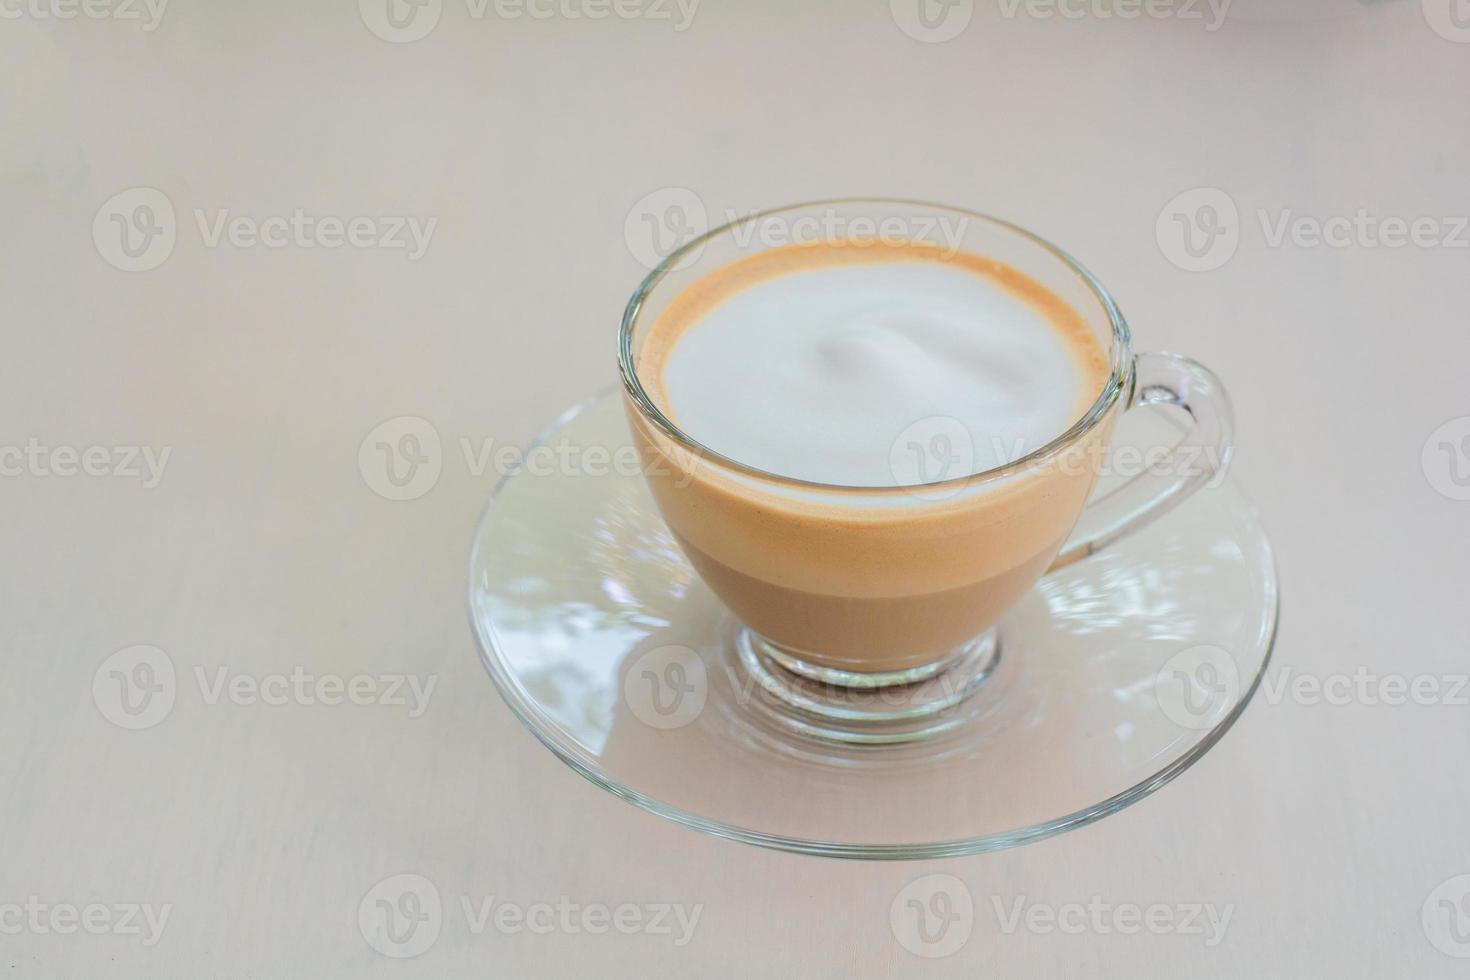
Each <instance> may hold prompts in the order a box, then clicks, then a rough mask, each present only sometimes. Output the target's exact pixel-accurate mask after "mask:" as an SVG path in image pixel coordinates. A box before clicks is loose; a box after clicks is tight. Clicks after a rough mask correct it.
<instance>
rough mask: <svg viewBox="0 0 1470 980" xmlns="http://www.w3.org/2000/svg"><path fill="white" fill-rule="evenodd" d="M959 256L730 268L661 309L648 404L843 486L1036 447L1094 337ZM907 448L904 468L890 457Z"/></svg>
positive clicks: (752, 455)
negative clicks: (717, 294)
mask: <svg viewBox="0 0 1470 980" xmlns="http://www.w3.org/2000/svg"><path fill="white" fill-rule="evenodd" d="M967 258H969V259H971V260H972V261H970V262H967V263H955V262H945V261H939V260H937V259H936V260H932V261H931V260H927V259H922V260H914V259H913V258H912V257H907V260H905V261H876V262H863V263H858V264H851V263H848V264H821V263H818V264H814V265H811V266H810V267H801V266H800V265H798V266H797V267H796V268H795V269H793V270H788V271H785V272H782V273H780V274H776V275H772V276H769V277H765V278H757V279H755V280H754V281H750V282H748V283H739V284H737V286H736V288H734V289H733V290H732V291H730V292H729V294H728V295H726V296H724V297H723V298H721V299H720V300H719V301H718V302H716V303H715V304H714V305H713V306H711V307H710V308H708V309H706V310H703V311H702V314H701V315H700V316H698V318H697V319H695V320H694V321H693V322H690V323H687V324H679V325H677V329H678V330H679V332H678V334H677V336H676V337H675V338H674V340H673V342H672V345H671V346H670V347H668V349H667V350H666V351H665V352H664V353H663V355H662V357H661V358H659V360H661V361H662V364H661V365H658V366H659V367H661V377H660V379H659V388H660V390H661V393H662V399H661V400H662V401H664V402H666V404H665V405H664V406H663V407H664V408H665V411H666V412H668V413H669V414H670V415H671V416H672V418H673V419H674V421H675V422H676V424H678V425H679V426H680V427H681V428H682V429H683V430H684V431H685V432H687V433H688V434H689V435H690V436H692V437H693V438H694V439H695V440H697V441H699V442H701V443H703V444H704V445H706V446H709V447H710V448H711V449H714V450H716V451H717V452H720V453H722V454H724V455H726V456H729V457H731V458H733V459H736V460H739V461H740V462H742V463H745V464H747V465H750V466H754V467H756V468H758V469H762V470H766V471H768V472H772V473H777V474H780V475H782V476H787V477H794V478H797V479H803V480H811V481H815V482H820V483H830V484H840V485H846V486H864V487H881V486H893V485H895V484H898V483H915V482H925V481H927V480H929V479H941V478H942V479H948V478H952V477H955V476H962V475H965V474H966V473H974V472H981V471H984V470H987V469H991V468H994V467H996V466H999V465H1002V464H1004V463H1005V462H1008V461H1010V460H1012V459H1014V458H1016V457H1017V456H1018V455H1021V454H1024V453H1027V452H1030V451H1031V450H1033V449H1037V448H1039V447H1041V446H1043V445H1045V444H1046V443H1047V442H1050V441H1051V440H1052V439H1054V438H1055V437H1056V436H1058V435H1060V434H1061V433H1063V432H1065V431H1066V430H1067V429H1068V428H1069V427H1070V426H1071V425H1072V424H1073V423H1074V422H1075V421H1076V420H1077V419H1078V418H1079V417H1080V416H1081V414H1082V413H1083V412H1084V411H1085V409H1086V407H1087V405H1089V404H1090V403H1091V402H1092V400H1093V398H1095V397H1096V395H1097V393H1098V390H1100V382H1099V378H1098V376H1097V370H1096V368H1097V366H1098V365H1100V364H1101V363H1102V358H1101V353H1100V350H1099V349H1098V348H1097V347H1096V344H1095V342H1094V341H1092V340H1091V338H1090V336H1083V334H1085V330H1075V329H1074V330H1071V331H1070V332H1069V331H1068V330H1066V329H1063V328H1062V326H1060V325H1059V324H1058V323H1057V322H1055V320H1054V317H1053V316H1048V314H1047V312H1046V311H1045V310H1044V309H1043V308H1042V307H1041V306H1040V305H1038V304H1036V303H1034V302H1032V301H1030V300H1029V299H1028V298H1027V296H1026V295H1025V294H1023V293H1022V292H1020V291H1016V290H1012V289H1008V288H1006V287H1005V286H1004V285H1002V283H1001V282H999V281H998V280H997V279H995V278H992V277H991V276H989V275H986V274H983V273H982V272H981V271H979V270H980V269H981V268H983V267H985V266H986V265H987V264H989V265H991V266H993V263H986V261H985V260H982V259H978V258H977V257H973V256H969V257H967ZM714 275H715V276H716V277H717V276H719V273H715V274H714ZM1032 285H1033V286H1034V285H1035V284H1032ZM697 287H698V284H696V288H697ZM1038 288H1039V287H1038ZM1043 292H1044V291H1043ZM1046 296H1047V298H1048V299H1050V300H1051V301H1052V302H1053V304H1055V305H1059V303H1060V301H1057V300H1056V298H1055V297H1052V296H1050V294H1046ZM1054 313H1055V310H1054V309H1053V314H1054ZM936 439H940V440H942V441H937V442H936V441H935V440H936ZM965 442H968V444H969V445H964V443H965ZM910 452H912V453H914V454H916V455H915V459H914V462H915V464H916V465H917V466H918V467H919V468H918V470H917V471H913V472H904V471H903V470H904V464H903V462H902V461H903V460H904V459H905V457H906V454H908V453H910ZM928 454H933V456H932V459H930V458H927V456H928ZM896 461H897V462H896ZM960 461H963V462H962V464H961V465H963V469H962V470H961V471H958V472H956V471H955V470H954V469H953V468H952V467H953V466H954V465H955V464H956V463H960ZM931 462H932V464H933V465H930V464H931ZM916 474H917V476H918V478H917V479H916V478H915V475H916Z"/></svg>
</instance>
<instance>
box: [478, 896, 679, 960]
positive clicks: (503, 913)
mask: <svg viewBox="0 0 1470 980" xmlns="http://www.w3.org/2000/svg"><path fill="white" fill-rule="evenodd" d="M459 906H460V910H461V911H462V912H463V914H464V920H465V927H466V928H467V929H468V930H469V932H470V934H471V935H475V936H478V935H481V934H482V933H484V932H485V930H486V929H488V928H490V927H491V926H492V925H493V926H494V928H495V931H496V932H498V933H501V934H503V935H508V936H515V935H519V934H521V933H523V932H524V933H530V934H531V935H533V936H547V935H551V934H558V935H563V936H579V935H584V934H585V935H589V936H601V935H605V934H607V933H609V932H617V933H618V934H620V935H624V936H636V935H639V934H643V935H647V936H668V937H670V939H671V941H672V942H673V944H674V945H675V946H676V947H683V946H687V945H689V941H690V940H692V939H693V938H694V930H695V928H696V927H697V926H698V925H699V917H700V916H701V915H702V914H703V913H704V905H703V904H702V903H701V904H697V905H692V906H691V905H685V904H683V903H674V902H648V903H645V904H642V905H638V904H634V903H633V902H623V903H621V904H619V905H615V906H610V905H607V904H605V903H603V902H578V901H574V900H573V899H571V898H570V897H568V896H566V895H562V896H560V897H558V898H557V900H556V901H555V902H530V903H521V902H508V901H505V900H503V899H499V898H497V897H496V896H494V895H485V896H481V897H478V898H471V897H470V896H469V895H461V896H460V899H459Z"/></svg>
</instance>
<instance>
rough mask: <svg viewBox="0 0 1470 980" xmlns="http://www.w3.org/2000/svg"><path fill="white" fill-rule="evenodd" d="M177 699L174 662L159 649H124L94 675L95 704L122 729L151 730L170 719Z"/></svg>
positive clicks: (149, 647)
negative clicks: (169, 716) (170, 713)
mask: <svg viewBox="0 0 1470 980" xmlns="http://www.w3.org/2000/svg"><path fill="white" fill-rule="evenodd" d="M177 696H178V680H177V677H176V675H175V673H174V662H173V661H172V660H171V659H169V655H168V654H166V653H164V652H163V651H162V650H160V649H159V648H158V647H155V646H149V645H147V644H139V645H137V646H131V647H124V648H123V649H121V650H119V651H117V652H116V653H114V654H112V655H111V656H110V657H108V658H107V659H106V660H104V661H102V664H101V666H99V667H98V668H97V672H96V673H95V674H93V675H92V702H93V703H94V704H96V705H97V710H98V711H100V712H102V717H104V718H106V719H107V720H108V721H110V722H112V723H113V724H114V725H116V726H118V727H119V728H126V729H129V730H130V731H138V730H140V729H144V728H152V727H153V726H154V725H157V724H158V723H159V722H161V721H163V720H164V719H165V718H167V717H168V715H169V712H171V711H173V709H174V700H175V699H176V698H177Z"/></svg>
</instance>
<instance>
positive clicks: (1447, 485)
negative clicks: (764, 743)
mask: <svg viewBox="0 0 1470 980" xmlns="http://www.w3.org/2000/svg"><path fill="white" fill-rule="evenodd" d="M1419 463H1420V465H1421V466H1422V467H1423V468H1424V478H1425V479H1426V480H1428V481H1429V485H1430V486H1431V487H1433V488H1434V489H1435V491H1437V492H1438V493H1439V494H1441V495H1442V496H1445V497H1448V498H1450V499H1451V500H1470V415H1462V416H1460V417H1459V418H1456V419H1450V420H1449V421H1448V422H1446V423H1445V424H1444V425H1441V426H1440V427H1439V428H1437V429H1435V430H1434V431H1433V432H1431V433H1430V434H1429V438H1428V439H1426V440H1425V441H1424V451H1423V453H1422V454H1421V455H1420V457H1419Z"/></svg>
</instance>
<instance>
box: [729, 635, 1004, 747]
mask: <svg viewBox="0 0 1470 980" xmlns="http://www.w3.org/2000/svg"><path fill="white" fill-rule="evenodd" d="M734 644H735V653H736V659H737V661H738V662H739V664H740V666H741V668H742V669H743V670H744V671H745V674H746V677H747V679H748V680H750V681H753V682H754V684H755V688H754V689H752V693H753V694H755V696H754V697H752V698H750V703H751V708H752V710H755V711H759V712H761V713H763V714H764V715H765V716H766V717H767V720H770V721H775V722H777V723H778V724H779V725H781V726H782V727H783V728H785V729H787V730H788V731H792V732H795V733H797V734H799V735H802V736H806V737H809V738H815V739H819V740H822V741H828V742H842V743H846V744H851V745H893V744H901V743H905V742H913V741H919V740H923V739H929V738H934V737H936V736H938V735H941V734H943V733H944V732H946V731H949V730H951V729H953V728H954V727H955V726H956V725H958V724H961V723H962V722H964V721H966V720H968V718H969V716H970V713H969V712H966V711H963V710H962V706H963V705H964V704H965V702H967V701H969V700H970V698H971V697H972V696H973V695H974V694H975V693H976V692H977V691H978V690H979V689H980V688H981V686H982V685H984V684H985V682H986V681H987V680H988V679H989V678H990V677H991V675H992V674H993V673H994V672H995V669H996V667H997V666H998V665H999V664H1000V660H1001V642H1000V637H999V634H998V632H997V631H996V630H995V629H991V630H988V631H987V632H985V633H982V634H981V635H980V636H977V637H975V638H974V639H973V640H970V641H969V642H968V643H965V644H964V645H962V646H961V647H959V648H958V649H956V650H954V651H953V652H951V653H950V654H949V655H948V656H945V657H942V658H940V659H939V660H937V661H935V662H934V663H931V664H925V665H923V666H921V667H913V668H910V669H908V670H899V671H886V672H879V673H866V672H861V671H850V670H836V669H833V668H830V667H821V666H818V665H815V664H812V663H810V662H809V661H806V660H803V659H802V658H801V657H799V656H797V655H795V654H793V653H791V652H790V651H788V650H785V649H783V648H781V647H780V646H778V645H776V644H774V643H772V642H770V641H769V640H767V639H765V638H764V637H762V636H761V635H760V634H759V633H756V632H755V631H754V630H752V629H750V628H749V627H746V626H742V627H741V628H740V630H739V631H738V632H737V634H736V636H735V639H734Z"/></svg>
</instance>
